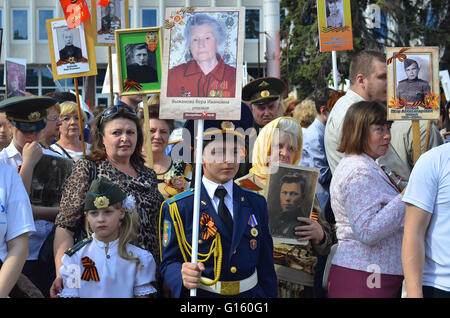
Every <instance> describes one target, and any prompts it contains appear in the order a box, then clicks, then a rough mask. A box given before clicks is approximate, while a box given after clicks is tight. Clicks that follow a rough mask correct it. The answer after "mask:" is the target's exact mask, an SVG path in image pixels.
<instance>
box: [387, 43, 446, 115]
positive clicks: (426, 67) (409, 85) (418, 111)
mask: <svg viewBox="0 0 450 318" xmlns="http://www.w3.org/2000/svg"><path fill="white" fill-rule="evenodd" d="M386 57H387V63H386V64H387V82H388V84H387V100H388V119H389V120H402V119H403V120H416V119H429V120H436V119H439V115H440V113H439V99H440V96H439V94H440V91H439V48H437V47H405V48H399V47H397V48H395V47H390V48H386Z"/></svg>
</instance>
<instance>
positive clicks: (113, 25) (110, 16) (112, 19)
mask: <svg viewBox="0 0 450 318" xmlns="http://www.w3.org/2000/svg"><path fill="white" fill-rule="evenodd" d="M116 2H117V1H116V0H111V1H110V2H109V3H108V6H107V7H106V8H105V9H104V10H103V12H104V13H105V14H104V15H103V16H102V20H101V21H102V24H101V29H100V31H98V33H99V34H105V33H114V30H116V29H120V26H121V21H120V17H118V16H117V12H116V8H117V7H119V8H120V4H119V6H118V5H117V4H116Z"/></svg>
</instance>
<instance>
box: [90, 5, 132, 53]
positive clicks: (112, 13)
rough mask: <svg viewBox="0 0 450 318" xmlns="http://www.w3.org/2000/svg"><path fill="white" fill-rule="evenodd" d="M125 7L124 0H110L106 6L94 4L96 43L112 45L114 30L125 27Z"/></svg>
mask: <svg viewBox="0 0 450 318" xmlns="http://www.w3.org/2000/svg"><path fill="white" fill-rule="evenodd" d="M96 2H97V1H96ZM125 7H126V6H125V1H124V0H111V1H110V2H109V3H108V5H107V6H106V7H103V6H101V5H98V4H97V5H96V26H97V27H96V30H97V43H99V44H111V45H112V44H114V41H115V37H114V31H115V30H118V29H125V28H127V26H126V20H127V19H126V14H127V12H126V11H128V10H125V9H126V8H125Z"/></svg>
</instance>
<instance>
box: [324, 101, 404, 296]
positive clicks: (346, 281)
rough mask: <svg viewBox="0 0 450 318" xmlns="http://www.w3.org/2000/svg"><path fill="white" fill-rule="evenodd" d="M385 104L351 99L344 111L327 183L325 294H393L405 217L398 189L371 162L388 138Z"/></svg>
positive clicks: (397, 289)
mask: <svg viewBox="0 0 450 318" xmlns="http://www.w3.org/2000/svg"><path fill="white" fill-rule="evenodd" d="M390 127H391V122H390V121H387V118H386V108H385V107H384V106H383V105H382V104H380V103H377V102H367V101H362V102H358V103H355V104H353V105H352V106H351V107H350V108H349V110H348V111H347V114H346V116H345V119H344V122H343V126H342V137H341V142H340V145H339V147H338V149H337V150H338V151H339V152H343V153H345V157H344V158H343V159H342V160H341V161H340V162H339V164H338V166H337V167H336V170H335V172H334V174H333V178H332V180H331V186H330V195H331V207H332V208H333V212H334V215H335V218H336V226H337V238H338V244H339V245H338V247H337V250H336V254H335V255H334V257H333V261H332V266H331V269H330V274H329V276H328V297H330V298H335V297H377V298H378V297H383V298H384V297H399V296H400V293H401V287H402V281H403V271H402V263H401V245H402V237H403V224H404V217H405V203H403V202H402V193H403V192H402V193H400V191H399V190H398V188H397V187H396V186H395V185H394V184H393V183H392V182H391V181H390V179H389V177H388V176H387V175H386V174H385V172H384V171H383V170H382V169H381V167H380V166H378V164H377V163H376V162H375V160H376V159H377V158H379V157H380V156H383V155H384V154H385V153H386V151H387V149H388V147H389V143H390V140H391V134H390Z"/></svg>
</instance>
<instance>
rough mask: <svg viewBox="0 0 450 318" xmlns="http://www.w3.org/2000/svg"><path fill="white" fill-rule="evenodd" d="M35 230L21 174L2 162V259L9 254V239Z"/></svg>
mask: <svg viewBox="0 0 450 318" xmlns="http://www.w3.org/2000/svg"><path fill="white" fill-rule="evenodd" d="M34 231H35V227H34V221H33V213H32V212H31V204H30V199H29V198H28V194H27V192H26V190H25V187H24V186H23V183H22V179H21V178H20V175H19V174H18V173H17V172H16V171H15V170H14V168H12V167H10V166H9V165H6V164H2V163H0V259H1V260H2V261H5V259H6V257H7V256H8V250H7V246H6V243H7V242H8V241H10V240H12V239H14V238H16V237H18V236H19V235H22V234H23V233H27V232H34Z"/></svg>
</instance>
